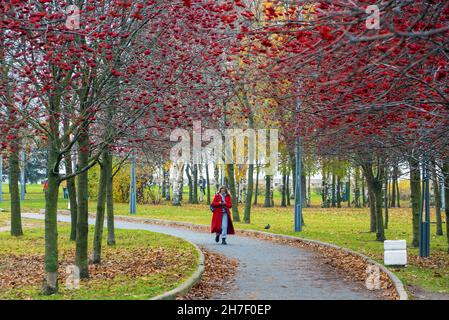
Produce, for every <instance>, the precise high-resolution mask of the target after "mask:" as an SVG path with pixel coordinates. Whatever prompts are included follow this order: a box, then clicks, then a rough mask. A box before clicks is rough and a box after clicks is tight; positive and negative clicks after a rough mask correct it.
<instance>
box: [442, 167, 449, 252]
mask: <svg viewBox="0 0 449 320" xmlns="http://www.w3.org/2000/svg"><path fill="white" fill-rule="evenodd" d="M442 171H443V172H442V173H443V176H444V210H445V213H446V237H447V245H448V249H447V253H448V254H449V159H445V160H444V163H443V170H442Z"/></svg>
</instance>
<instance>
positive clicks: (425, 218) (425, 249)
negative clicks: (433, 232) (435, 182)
mask: <svg viewBox="0 0 449 320" xmlns="http://www.w3.org/2000/svg"><path fill="white" fill-rule="evenodd" d="M422 178H423V179H422V200H421V210H420V222H421V224H420V242H419V255H420V257H422V258H426V257H429V256H430V186H429V183H430V181H429V180H430V179H429V168H428V164H427V159H426V158H425V157H424V159H423V162H422Z"/></svg>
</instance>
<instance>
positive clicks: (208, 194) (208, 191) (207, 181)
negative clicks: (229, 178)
mask: <svg viewBox="0 0 449 320" xmlns="http://www.w3.org/2000/svg"><path fill="white" fill-rule="evenodd" d="M205 169H206V184H207V186H206V188H207V189H206V194H207V204H208V205H210V204H211V198H210V177H209V164H206V168H205Z"/></svg>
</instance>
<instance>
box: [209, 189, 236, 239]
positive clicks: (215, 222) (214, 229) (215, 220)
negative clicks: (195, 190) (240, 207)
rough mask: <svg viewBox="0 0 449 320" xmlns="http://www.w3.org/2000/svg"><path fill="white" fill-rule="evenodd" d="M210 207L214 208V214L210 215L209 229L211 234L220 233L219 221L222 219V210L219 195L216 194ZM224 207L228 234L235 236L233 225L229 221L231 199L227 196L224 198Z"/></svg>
mask: <svg viewBox="0 0 449 320" xmlns="http://www.w3.org/2000/svg"><path fill="white" fill-rule="evenodd" d="M212 206H214V208H215V209H214V213H213V214H212V225H211V227H210V232H211V233H221V220H222V218H223V210H222V206H221V195H220V194H216V195H215V197H214V200H213V201H212ZM225 207H226V213H227V214H228V234H235V231H234V225H233V224H232V219H231V210H230V209H231V208H232V199H231V196H230V195H229V194H228V195H227V196H226V197H225Z"/></svg>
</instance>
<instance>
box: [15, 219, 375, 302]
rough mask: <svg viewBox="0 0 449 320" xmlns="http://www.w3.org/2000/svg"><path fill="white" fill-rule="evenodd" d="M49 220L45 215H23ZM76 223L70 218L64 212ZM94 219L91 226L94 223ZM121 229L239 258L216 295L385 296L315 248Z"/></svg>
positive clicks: (120, 224)
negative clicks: (337, 267) (344, 273)
mask: <svg viewBox="0 0 449 320" xmlns="http://www.w3.org/2000/svg"><path fill="white" fill-rule="evenodd" d="M23 217H24V218H34V219H36V218H37V219H43V215H37V214H23ZM58 220H59V221H64V222H70V217H69V216H58ZM94 223H95V221H94V220H93V219H89V224H94ZM115 226H116V228H119V229H130V230H148V231H153V232H159V233H163V234H168V235H173V236H177V237H180V238H184V239H186V240H189V241H191V242H193V243H195V244H197V245H198V246H200V247H205V248H206V249H208V250H211V251H215V252H217V253H219V254H223V255H225V256H227V257H229V258H231V259H235V260H238V261H239V266H238V269H237V274H236V276H235V283H234V284H233V285H232V286H231V287H230V288H229V290H227V291H226V292H222V293H221V294H219V295H217V296H214V297H212V299H226V300H230V299H249V300H258V299H267V300H276V299H280V300H303V299H306V300H310V299H313V300H323V299H327V300H339V299H348V300H372V299H381V297H380V295H379V294H377V293H376V292H374V291H369V290H367V289H366V288H365V287H364V286H363V285H362V284H360V283H356V282H353V281H350V280H345V279H344V277H343V276H342V274H341V272H339V271H337V270H335V269H334V268H332V267H330V266H329V265H327V264H324V263H323V261H322V259H320V258H319V257H318V256H317V255H315V254H314V253H313V252H311V251H308V250H305V249H301V248H297V247H292V246H288V245H280V244H276V243H273V242H269V241H266V240H259V239H255V238H250V237H242V236H231V237H230V238H229V239H228V243H229V244H228V245H227V246H223V245H221V244H216V243H215V242H214V239H213V238H214V237H213V235H211V234H207V233H203V232H199V231H193V230H187V229H182V228H175V227H166V226H160V225H151V224H146V223H145V224H143V223H138V222H124V221H121V220H116V224H115Z"/></svg>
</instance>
